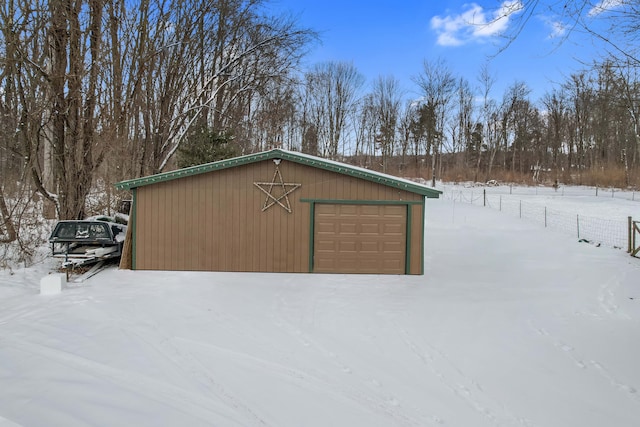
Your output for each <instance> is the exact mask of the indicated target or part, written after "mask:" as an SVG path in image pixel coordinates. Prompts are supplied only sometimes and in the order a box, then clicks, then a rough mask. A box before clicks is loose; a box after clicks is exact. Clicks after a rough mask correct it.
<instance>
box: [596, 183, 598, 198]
mask: <svg viewBox="0 0 640 427" xmlns="http://www.w3.org/2000/svg"><path fill="white" fill-rule="evenodd" d="M596 197H598V186H597V185H596Z"/></svg>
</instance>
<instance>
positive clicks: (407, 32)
mask: <svg viewBox="0 0 640 427" xmlns="http://www.w3.org/2000/svg"><path fill="white" fill-rule="evenodd" d="M616 1H617V0H604V2H605V3H606V4H610V5H611V4H615V3H616ZM518 4H519V1H518V0H514V1H506V2H500V1H494V0H489V1H477V2H475V3H474V2H468V1H433V0H397V1H384V2H382V1H380V2H376V1H373V2H372V1H363V0H342V1H339V0H323V1H311V0H309V1H307V0H274V2H273V3H272V4H271V7H273V8H275V10H281V11H288V12H289V13H291V14H292V15H293V16H295V17H297V19H298V21H299V23H300V24H301V25H303V26H306V27H311V28H313V29H315V30H317V31H319V32H320V37H321V44H319V45H318V46H316V47H315V48H314V49H313V50H312V51H311V53H310V55H309V56H308V57H307V64H306V65H307V66H310V65H313V64H315V63H317V62H323V61H347V62H352V63H353V64H354V65H355V66H356V68H357V69H358V70H359V71H360V72H361V73H362V74H363V75H364V76H365V77H366V79H367V84H369V85H370V84H371V83H372V82H373V80H375V79H376V78H377V77H378V76H386V75H393V76H394V77H396V78H397V79H398V80H400V82H401V83H402V85H403V88H404V89H405V90H406V91H407V93H408V96H411V95H412V94H415V90H416V89H415V86H414V85H413V83H412V81H411V77H412V76H415V75H416V74H418V73H420V71H421V69H422V64H423V61H424V60H429V61H433V60H437V59H438V58H443V59H444V60H445V61H446V62H447V63H448V64H449V66H450V68H451V69H452V71H453V72H454V73H455V74H456V75H460V76H463V77H465V78H466V79H467V80H468V81H469V83H470V84H471V85H472V86H477V85H478V81H477V76H478V74H479V70H480V68H481V66H482V64H483V63H485V62H486V61H487V57H488V56H492V55H493V56H495V54H496V53H497V52H498V50H499V48H500V47H501V46H504V43H505V41H504V39H502V38H500V37H499V36H498V34H499V33H500V32H501V31H509V30H512V29H513V27H514V25H515V20H514V19H501V20H499V21H498V22H497V23H494V24H491V22H492V21H493V20H494V17H495V16H497V15H496V14H502V15H508V12H509V11H510V10H516V9H517V7H518ZM510 8H511V9H510ZM540 12H542V10H541V11H540ZM516 13H521V12H516ZM560 19H561V18H560V17H557V16H553V15H550V14H548V15H545V14H543V13H538V14H536V15H535V16H533V17H532V18H531V19H530V20H529V21H528V24H527V26H526V27H525V29H524V31H523V32H522V33H521V34H520V36H519V37H518V38H517V39H516V41H515V42H514V43H513V44H511V46H509V48H508V49H506V50H505V51H504V52H502V53H500V54H498V55H497V56H495V57H494V58H493V59H491V61H490V62H489V70H490V71H491V73H492V74H493V75H494V76H495V77H496V83H495V85H494V91H493V92H494V93H493V96H494V97H495V98H501V97H502V94H503V92H504V90H505V89H506V88H507V87H508V86H509V85H511V84H512V83H514V82H515V81H524V82H525V83H527V84H528V85H529V87H530V88H531V89H532V93H531V98H532V100H533V101H537V100H538V98H539V97H541V96H542V95H543V94H544V93H545V91H547V90H549V89H551V88H552V87H553V84H554V82H555V83H558V82H562V81H564V80H565V79H566V78H567V77H568V76H569V75H570V74H571V73H572V72H575V71H577V70H579V69H581V68H584V65H582V64H581V63H580V61H583V62H586V63H591V62H592V60H593V58H595V57H597V54H599V53H600V52H601V50H600V49H599V48H598V47H597V46H596V45H595V44H594V43H595V41H594V40H593V38H591V37H585V36H583V35H581V34H579V33H572V34H571V35H570V37H569V39H568V40H566V41H565V42H564V43H560V42H559V41H560V39H561V38H563V36H564V35H566V29H565V27H564V26H563V24H562V22H561V21H560Z"/></svg>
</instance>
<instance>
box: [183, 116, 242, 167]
mask: <svg viewBox="0 0 640 427" xmlns="http://www.w3.org/2000/svg"><path fill="white" fill-rule="evenodd" d="M237 154H238V150H237V148H236V146H235V145H234V144H233V135H231V134H230V133H228V132H217V131H215V130H213V129H210V128H208V127H206V126H198V127H196V128H194V129H193V130H191V131H190V132H189V135H188V136H187V138H186V140H185V141H184V142H183V144H182V145H181V146H180V148H179V149H178V159H177V160H178V167H179V168H185V167H189V166H197V165H201V164H204V163H210V162H215V161H218V160H224V159H228V158H231V157H235V156H236V155H237Z"/></svg>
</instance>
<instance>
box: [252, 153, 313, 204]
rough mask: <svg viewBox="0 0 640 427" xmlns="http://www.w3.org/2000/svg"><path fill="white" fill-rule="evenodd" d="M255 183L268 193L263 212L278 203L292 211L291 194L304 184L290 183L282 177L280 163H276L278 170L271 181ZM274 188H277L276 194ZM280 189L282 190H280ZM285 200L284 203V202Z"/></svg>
mask: <svg viewBox="0 0 640 427" xmlns="http://www.w3.org/2000/svg"><path fill="white" fill-rule="evenodd" d="M253 185H255V186H256V187H258V188H259V189H260V191H262V192H263V193H264V194H266V195H267V197H266V199H265V200H264V205H263V206H262V212H264V211H266V210H267V209H269V208H270V207H271V206H273V205H275V204H276V203H277V204H278V205H280V206H282V208H283V209H284V210H285V211H287V212H289V213H291V203H289V194H291V193H293V192H294V191H296V190H297V189H298V188H300V187H301V186H302V184H290V183H285V182H284V180H283V179H282V174H281V173H280V169H278V164H277V163H276V171H275V172H274V174H273V179H272V180H271V182H254V183H253ZM274 188H275V189H276V191H275V193H276V194H275V195H274V191H273V190H274ZM278 190H280V191H278ZM282 201H284V203H283V202H282Z"/></svg>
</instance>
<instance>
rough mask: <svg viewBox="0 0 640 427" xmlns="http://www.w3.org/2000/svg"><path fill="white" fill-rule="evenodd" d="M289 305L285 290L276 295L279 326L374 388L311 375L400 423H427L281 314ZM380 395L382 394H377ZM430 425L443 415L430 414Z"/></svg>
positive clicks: (418, 424)
mask: <svg viewBox="0 0 640 427" xmlns="http://www.w3.org/2000/svg"><path fill="white" fill-rule="evenodd" d="M286 306H288V304H287V302H286V301H285V300H284V298H283V297H282V294H278V295H277V296H276V302H275V304H274V308H273V313H274V320H275V324H276V326H278V327H279V328H281V329H282V330H283V331H284V332H285V333H287V334H288V335H290V336H292V337H293V338H294V339H296V340H297V341H298V342H299V343H300V344H301V345H302V346H304V347H306V348H309V349H311V350H314V351H315V352H317V353H318V354H320V355H321V356H322V357H323V358H325V359H326V360H328V361H329V362H330V363H331V364H332V365H334V366H336V367H337V368H338V369H339V370H340V371H341V372H343V373H345V374H350V375H354V377H356V378H358V379H359V380H360V381H361V382H362V384H363V385H365V386H366V387H367V389H369V390H370V391H371V393H369V394H368V393H364V392H362V391H360V390H359V389H356V388H354V387H349V386H346V385H342V386H338V385H336V384H335V381H333V380H332V379H331V378H326V376H325V375H323V374H321V373H317V374H305V375H309V376H310V377H313V378H316V379H317V380H319V381H321V382H322V383H323V384H324V385H325V386H328V387H330V388H332V389H333V390H334V391H335V392H337V393H340V394H341V395H344V396H346V397H347V398H349V399H350V400H352V401H355V402H357V403H358V404H360V405H361V406H364V407H366V408H368V409H370V410H373V411H374V412H377V413H379V414H382V415H385V416H388V417H391V419H393V420H394V421H395V422H397V423H400V424H399V425H406V426H424V425H425V424H424V423H425V421H422V420H417V419H414V418H412V417H410V416H408V415H406V414H405V413H404V412H402V406H401V405H400V403H399V399H398V398H396V397H395V396H393V395H392V396H388V395H387V396H380V393H381V390H380V382H379V381H377V380H376V379H375V378H365V379H363V378H361V377H360V376H359V375H358V372H357V371H356V370H354V369H353V368H352V367H350V366H349V365H348V364H346V363H343V362H342V361H341V360H340V356H339V355H337V354H336V353H334V352H333V351H331V350H328V349H327V348H325V347H324V346H323V345H321V344H320V343H319V342H318V341H317V340H314V339H313V338H311V337H310V336H309V335H308V334H305V333H304V332H303V331H302V330H301V329H300V328H299V327H297V326H296V325H294V324H293V323H292V322H291V321H289V320H288V319H286V318H285V316H284V315H283V314H282V312H283V308H284V307H286ZM378 396H379V397H378ZM407 409H412V410H414V411H416V412H420V411H421V408H413V407H407ZM428 418H429V421H428V423H429V425H438V424H441V420H440V418H438V417H437V416H430V417H428Z"/></svg>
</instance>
